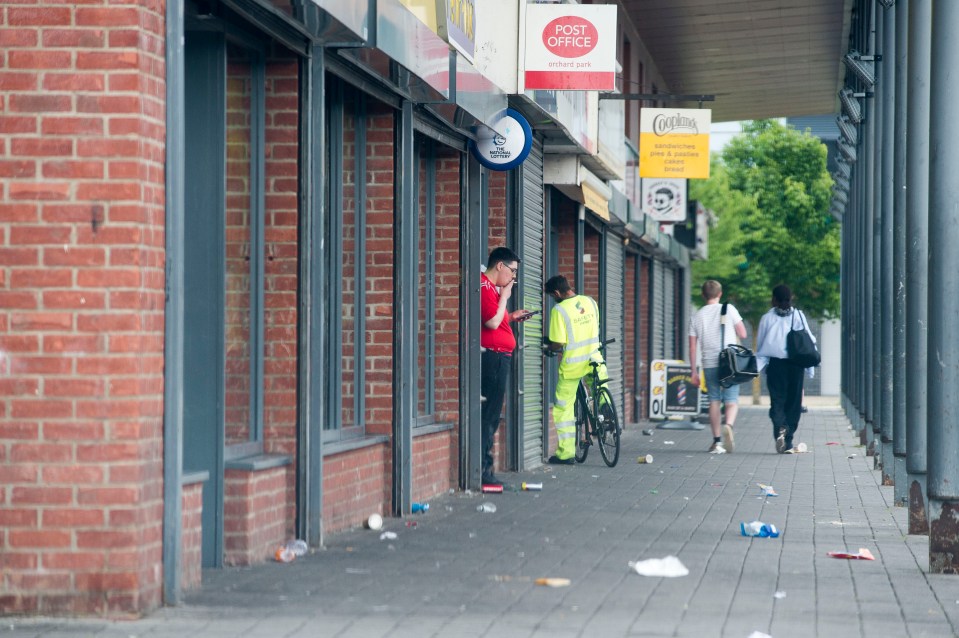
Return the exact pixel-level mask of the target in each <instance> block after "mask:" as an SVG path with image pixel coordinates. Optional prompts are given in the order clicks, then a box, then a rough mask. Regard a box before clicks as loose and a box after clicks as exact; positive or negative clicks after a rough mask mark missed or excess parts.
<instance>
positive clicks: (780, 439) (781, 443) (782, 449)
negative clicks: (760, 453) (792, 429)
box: [776, 428, 786, 454]
mask: <svg viewBox="0 0 959 638" xmlns="http://www.w3.org/2000/svg"><path fill="white" fill-rule="evenodd" d="M776 451H777V452H779V453H780V454H785V453H786V428H779V434H778V435H777V436H776Z"/></svg>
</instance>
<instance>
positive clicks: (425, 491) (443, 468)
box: [413, 429, 459, 502]
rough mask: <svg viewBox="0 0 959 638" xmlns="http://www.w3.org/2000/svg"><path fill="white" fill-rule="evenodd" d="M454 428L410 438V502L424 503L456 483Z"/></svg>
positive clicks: (457, 456)
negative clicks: (411, 470)
mask: <svg viewBox="0 0 959 638" xmlns="http://www.w3.org/2000/svg"><path fill="white" fill-rule="evenodd" d="M456 440H457V437H456V430H455V429H453V430H447V431H446V432H437V433H435V434H426V435H423V436H418V437H416V438H415V439H413V501H414V502H417V501H418V502H427V501H429V500H430V499H431V498H433V497H434V496H437V495H439V494H445V493H446V492H447V491H449V489H450V488H451V487H453V486H454V485H456V484H457V481H458V477H457V472H458V470H457V468H458V467H459V461H458V459H459V454H458V452H457V444H456Z"/></svg>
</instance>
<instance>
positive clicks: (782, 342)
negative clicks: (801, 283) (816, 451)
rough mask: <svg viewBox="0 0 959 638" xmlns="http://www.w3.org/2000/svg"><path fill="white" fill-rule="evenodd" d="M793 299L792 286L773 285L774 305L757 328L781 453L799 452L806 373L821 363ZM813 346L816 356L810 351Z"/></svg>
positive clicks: (760, 362) (760, 361) (758, 352)
mask: <svg viewBox="0 0 959 638" xmlns="http://www.w3.org/2000/svg"><path fill="white" fill-rule="evenodd" d="M792 301H793V294H792V291H791V290H790V289H789V286H787V285H785V284H780V285H778V286H776V287H775V288H773V296H772V308H770V309H769V312H767V313H766V314H764V315H763V316H762V318H761V319H760V320H759V329H758V330H757V332H756V344H757V346H756V362H757V364H758V367H759V370H760V372H762V371H763V370H765V371H766V387H768V388H769V418H770V420H771V421H772V424H773V438H774V439H775V440H776V452H778V453H779V454H793V453H794V452H795V448H793V437H794V436H795V435H796V430H797V429H798V428H799V418H800V416H802V399H803V377H804V374H805V376H808V377H809V378H810V379H811V378H812V377H813V374H814V372H815V365H818V363H819V361H818V353H816V352H815V344H816V338H815V337H814V336H813V334H812V332H811V331H810V330H809V322H808V321H806V316H805V315H804V314H803V313H802V311H801V310H799V309H798V308H794V307H793V303H792ZM791 333H796V335H795V336H793V335H792V334H791ZM800 342H801V343H800ZM810 348H811V349H812V354H814V355H815V356H812V355H811V354H810V353H809V352H808V350H809V349H810ZM810 357H811V358H810ZM810 363H812V365H809V364H810Z"/></svg>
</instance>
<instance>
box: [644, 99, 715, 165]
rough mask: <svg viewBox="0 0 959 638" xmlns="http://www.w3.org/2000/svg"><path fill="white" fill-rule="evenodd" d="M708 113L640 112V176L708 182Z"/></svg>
mask: <svg viewBox="0 0 959 638" xmlns="http://www.w3.org/2000/svg"><path fill="white" fill-rule="evenodd" d="M711 121H712V111H710V110H709V109H651V108H644V109H642V111H641V112H640V122H639V176H640V177H675V178H685V179H708V178H709V127H710V124H711Z"/></svg>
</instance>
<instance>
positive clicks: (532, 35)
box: [523, 4, 617, 91]
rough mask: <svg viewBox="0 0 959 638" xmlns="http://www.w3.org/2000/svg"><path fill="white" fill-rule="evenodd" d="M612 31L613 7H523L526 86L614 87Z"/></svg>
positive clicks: (565, 88) (556, 88)
mask: <svg viewBox="0 0 959 638" xmlns="http://www.w3.org/2000/svg"><path fill="white" fill-rule="evenodd" d="M616 33H617V31H616V5H611V4H610V5H576V4H529V5H526V56H525V65H524V68H525V70H524V73H523V78H524V82H525V87H526V90H548V91H613V90H615V89H616Z"/></svg>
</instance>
